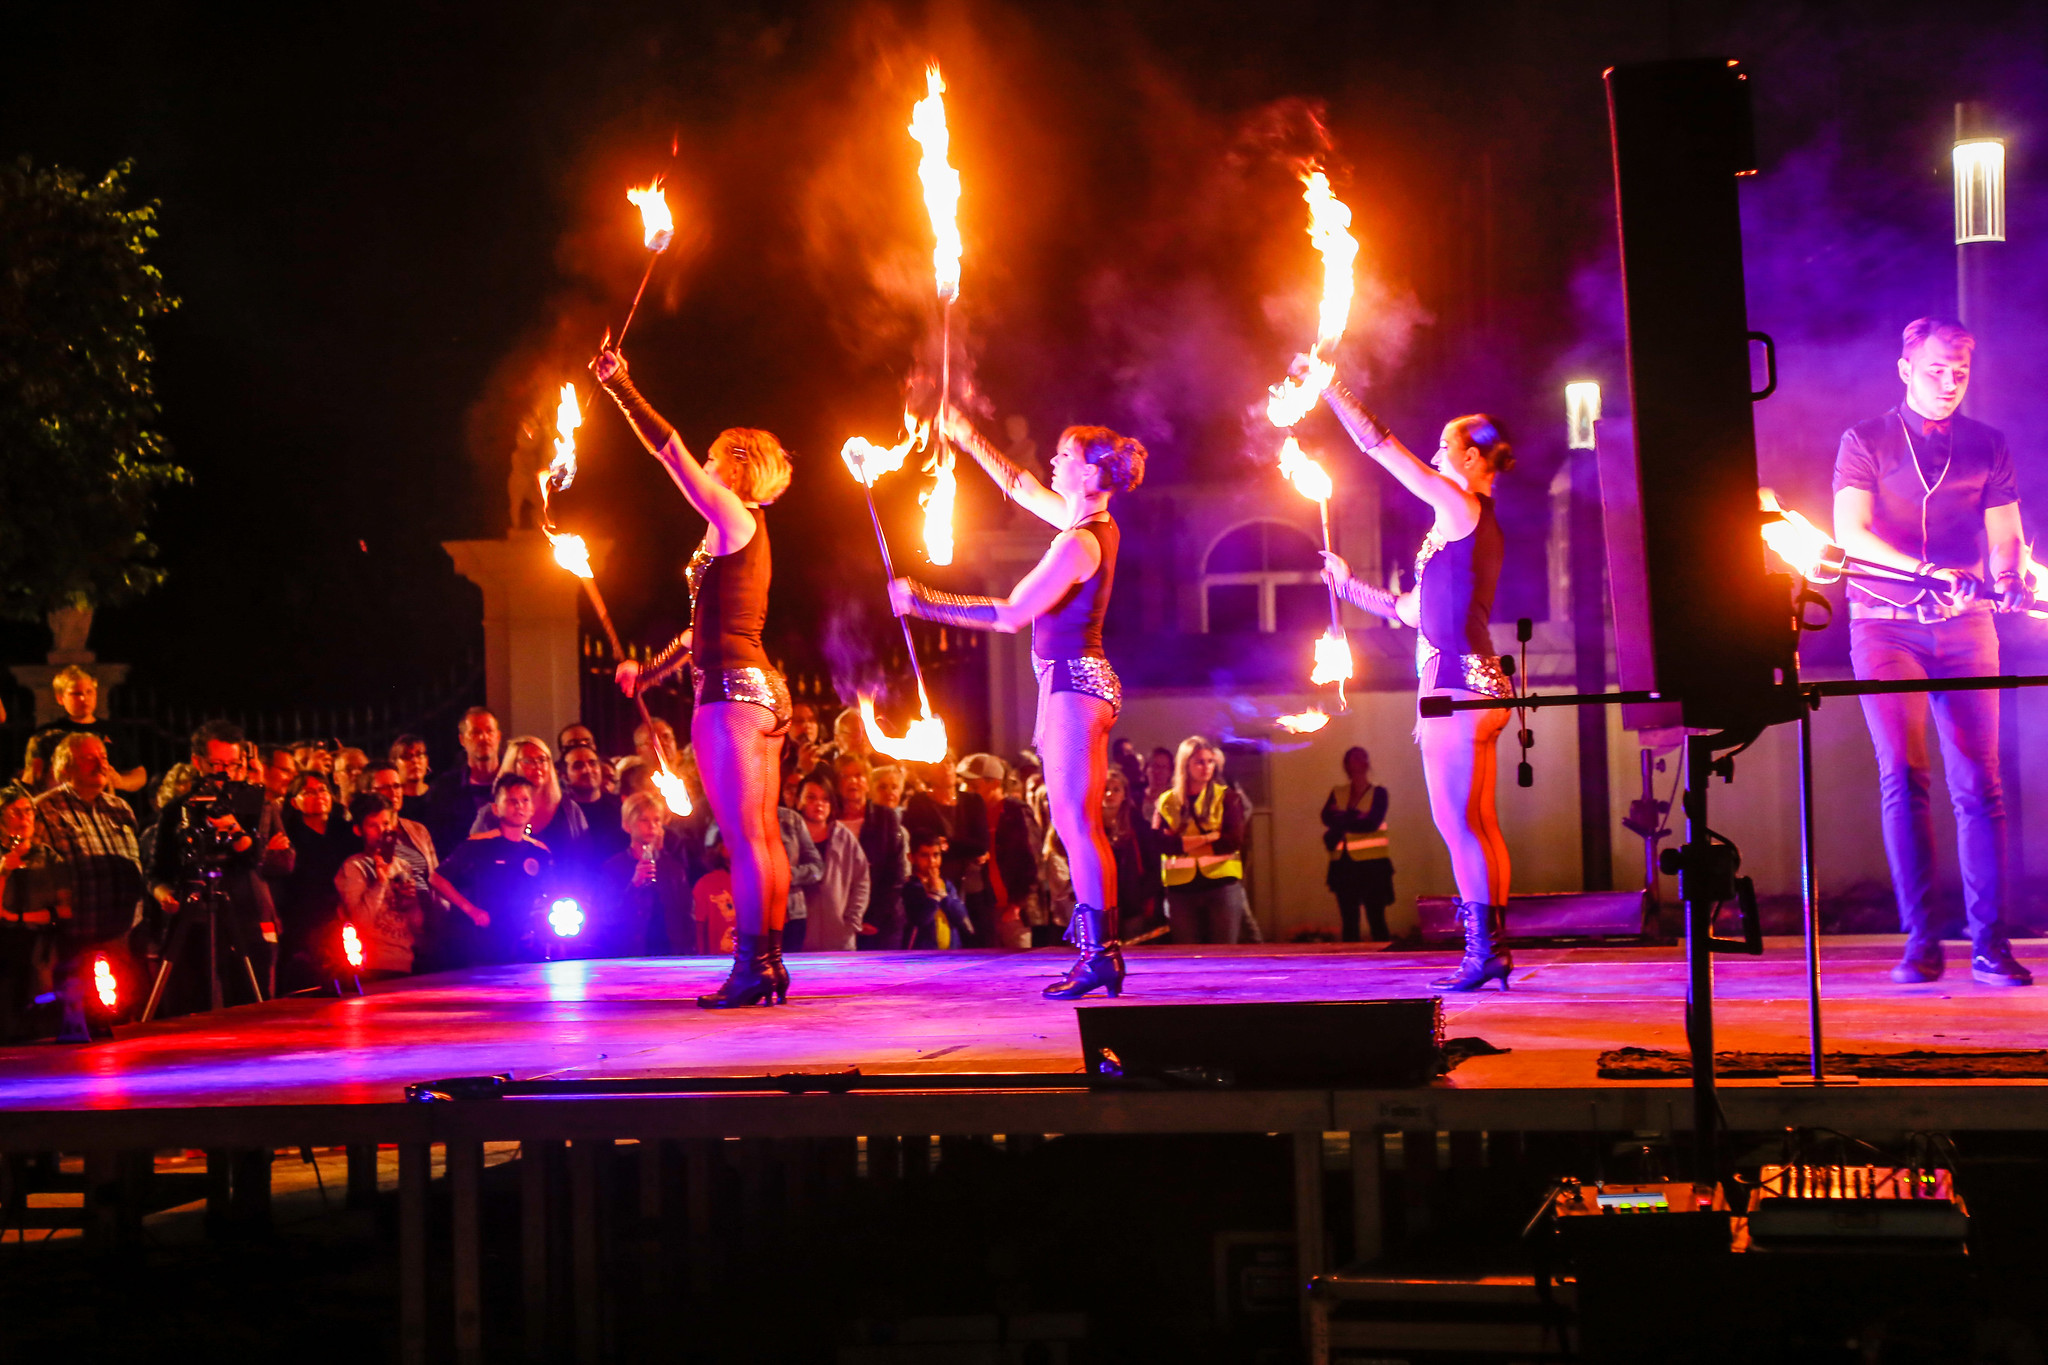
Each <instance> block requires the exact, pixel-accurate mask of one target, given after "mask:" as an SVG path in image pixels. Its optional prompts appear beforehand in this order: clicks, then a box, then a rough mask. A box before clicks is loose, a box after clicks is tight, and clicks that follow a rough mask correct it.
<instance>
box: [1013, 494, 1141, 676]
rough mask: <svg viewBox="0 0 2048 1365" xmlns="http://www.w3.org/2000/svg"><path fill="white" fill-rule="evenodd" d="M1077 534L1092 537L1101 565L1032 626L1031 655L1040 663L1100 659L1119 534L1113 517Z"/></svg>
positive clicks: (1086, 526)
mask: <svg viewBox="0 0 2048 1365" xmlns="http://www.w3.org/2000/svg"><path fill="white" fill-rule="evenodd" d="M1075 529H1076V530H1080V531H1086V532H1088V534H1090V535H1091V536H1093V537H1095V548H1096V550H1097V551H1098V552H1099V554H1100V555H1101V563H1100V564H1099V565H1097V567H1096V570H1095V572H1094V573H1092V574H1090V575H1089V576H1088V577H1086V578H1084V579H1082V580H1081V581H1080V582H1079V583H1076V584H1075V585H1074V586H1073V587H1071V588H1068V589H1067V591H1066V595H1065V596H1063V597H1061V598H1060V600H1059V601H1058V602H1056V603H1054V604H1053V607H1052V609H1051V610H1050V611H1048V612H1046V613H1044V614H1043V615H1042V616H1040V617H1039V618H1038V619H1037V620H1035V621H1033V622H1032V623H1031V652H1032V653H1033V654H1036V655H1037V656H1038V657H1039V658H1041V659H1077V658H1084V657H1087V658H1097V659H1100V658H1103V657H1105V656H1104V655H1103V652H1102V618H1103V617H1104V616H1105V615H1107V614H1108V612H1109V592H1110V588H1111V587H1112V586H1114V584H1115V583H1116V551H1117V542H1118V540H1119V539H1120V533H1119V532H1118V531H1117V527H1116V521H1115V519H1114V518H1112V517H1107V516H1105V517H1103V518H1102V520H1100V521H1084V522H1082V523H1081V524H1080V525H1079V526H1078V527H1076V528H1075Z"/></svg>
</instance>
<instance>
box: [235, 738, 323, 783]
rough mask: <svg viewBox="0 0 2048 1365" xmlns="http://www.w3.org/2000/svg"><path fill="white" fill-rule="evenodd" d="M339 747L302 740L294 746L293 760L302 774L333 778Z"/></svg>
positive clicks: (318, 741) (319, 740) (319, 741)
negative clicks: (336, 751) (335, 757)
mask: <svg viewBox="0 0 2048 1365" xmlns="http://www.w3.org/2000/svg"><path fill="white" fill-rule="evenodd" d="M339 747H340V745H338V744H337V743H335V742H334V741H333V740H328V739H308V740H302V741H300V742H299V743H297V744H295V745H293V746H292V759H293V761H294V762H296V763H297V764H298V765H299V771H300V772H311V773H319V774H320V775H321V776H322V777H331V776H333V774H334V751H335V750H336V749H337V748H339ZM251 780H252V781H253V780H254V779H253V778H252V779H251Z"/></svg>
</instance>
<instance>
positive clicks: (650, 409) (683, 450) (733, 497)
mask: <svg viewBox="0 0 2048 1365" xmlns="http://www.w3.org/2000/svg"><path fill="white" fill-rule="evenodd" d="M590 372H591V373H592V374H594V375H596V376H597V382H598V383H599V384H600V385H602V386H603V387H604V391H605V392H606V393H608V394H610V395H611V396H612V401H613V402H615V403H617V404H618V405H619V411H621V412H623V413H624V414H626V421H627V423H628V424H629V425H631V427H632V428H633V434H634V435H636V436H638V437H639V438H640V444H642V445H644V446H646V447H647V451H648V453H649V454H650V455H652V456H654V458H655V459H657V460H659V461H661V464H662V468H664V469H666V470H668V476H669V477H670V478H671V479H674V480H675V483H676V487H677V488H680V489H681V490H682V492H683V496H684V497H685V498H687V499H689V502H690V506H692V507H694V508H696V509H697V513H698V515H700V516H702V517H703V518H704V519H705V520H706V521H708V522H710V523H711V542H712V543H711V553H712V554H714V555H729V554H732V553H733V552H735V551H737V550H740V549H743V548H745V546H746V544H747V542H748V541H750V540H752V539H753V538H754V515H753V513H752V512H751V511H749V510H748V508H747V504H746V503H745V502H743V501H742V500H741V499H740V497H739V495H738V494H736V493H734V492H733V491H732V490H731V489H730V488H727V487H726V486H725V485H724V484H723V483H721V482H720V481H719V480H718V479H717V478H715V477H713V476H712V474H711V472H710V471H709V470H707V469H705V467H704V466H703V465H702V464H700V463H698V461H697V457H696V456H694V455H692V454H691V453H690V450H689V447H688V446H685V445H684V444H683V438H682V437H681V436H679V435H677V434H676V429H675V428H674V427H673V426H671V425H670V424H669V421H668V419H667V418H665V417H663V416H662V415H661V414H660V413H658V412H656V411H655V410H654V405H653V404H652V403H649V402H648V401H647V400H646V399H645V398H643V397H641V396H640V390H639V389H637V388H635V387H634V385H633V379H632V376H631V375H630V374H628V373H627V371H626V358H625V357H624V356H622V355H620V354H619V353H618V352H617V351H613V350H604V351H599V352H598V354H597V358H596V359H595V360H593V361H591V362H590Z"/></svg>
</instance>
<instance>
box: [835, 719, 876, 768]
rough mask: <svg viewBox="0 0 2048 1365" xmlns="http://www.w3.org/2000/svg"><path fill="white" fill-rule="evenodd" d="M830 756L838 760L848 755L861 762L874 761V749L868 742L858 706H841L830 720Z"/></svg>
mask: <svg viewBox="0 0 2048 1365" xmlns="http://www.w3.org/2000/svg"><path fill="white" fill-rule="evenodd" d="M830 748H831V757H832V761H833V762H835V763H836V762H838V761H839V760H840V759H842V758H846V757H848V756H849V755H850V756H852V757H854V758H858V759H859V760H860V761H861V762H862V763H868V764H871V763H873V762H874V761H875V751H874V749H873V748H872V747H870V746H869V744H868V731H867V726H865V725H863V724H862V723H861V719H860V710H859V708H858V707H853V706H842V707H840V708H839V714H838V716H837V717H835V718H834V719H833V721H832V743H831V746H830Z"/></svg>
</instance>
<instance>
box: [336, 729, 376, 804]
mask: <svg viewBox="0 0 2048 1365" xmlns="http://www.w3.org/2000/svg"><path fill="white" fill-rule="evenodd" d="M369 766H370V756H369V755H368V754H366V753H364V752H363V751H362V750H361V749H357V748H354V747H353V746H344V747H342V748H339V749H336V750H335V751H334V770H333V773H332V775H331V780H332V783H333V786H334V818H335V819H337V820H346V819H348V803H349V802H351V801H353V800H354V799H355V798H356V797H358V796H361V795H362V794H363V769H365V768H367V767H369Z"/></svg>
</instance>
